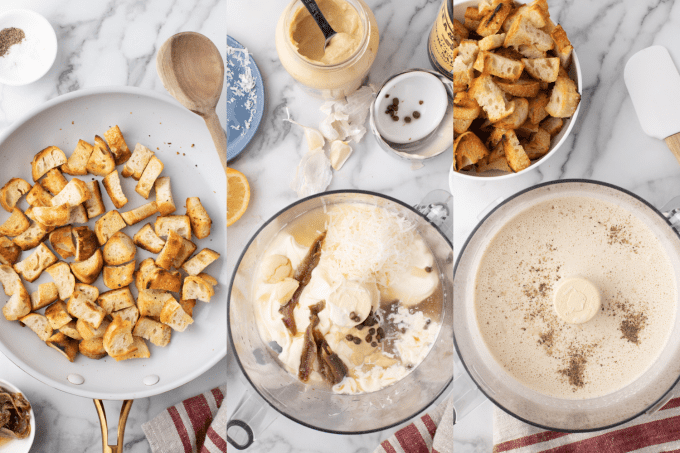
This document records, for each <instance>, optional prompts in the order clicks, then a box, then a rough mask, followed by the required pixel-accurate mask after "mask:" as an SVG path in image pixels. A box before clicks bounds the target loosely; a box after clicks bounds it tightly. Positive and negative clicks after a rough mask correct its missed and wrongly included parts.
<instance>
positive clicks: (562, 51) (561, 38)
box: [550, 25, 574, 68]
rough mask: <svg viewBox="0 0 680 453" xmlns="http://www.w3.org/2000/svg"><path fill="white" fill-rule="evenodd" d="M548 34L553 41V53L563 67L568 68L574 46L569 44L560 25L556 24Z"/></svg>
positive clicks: (565, 33)
mask: <svg viewBox="0 0 680 453" xmlns="http://www.w3.org/2000/svg"><path fill="white" fill-rule="evenodd" d="M550 36H551V37H552V39H553V41H555V53H556V54H557V56H558V57H559V58H560V63H562V67H563V68H568V67H569V63H571V53H572V51H573V50H574V47H573V46H572V45H571V42H570V41H569V38H567V32H565V31H564V29H563V28H562V26H561V25H557V26H556V27H555V28H554V29H553V30H552V31H551V32H550Z"/></svg>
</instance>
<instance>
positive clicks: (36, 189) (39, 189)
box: [26, 183, 52, 207]
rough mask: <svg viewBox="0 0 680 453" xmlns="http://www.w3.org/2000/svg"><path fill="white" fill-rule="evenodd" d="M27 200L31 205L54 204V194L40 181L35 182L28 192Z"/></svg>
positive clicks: (45, 205)
mask: <svg viewBox="0 0 680 453" xmlns="http://www.w3.org/2000/svg"><path fill="white" fill-rule="evenodd" d="M26 201H27V202H28V204H30V205H31V206H44V207H47V206H52V195H50V194H49V193H48V192H47V191H46V190H45V189H44V188H43V186H42V185H41V184H40V183H35V184H34V185H33V188H32V189H31V190H30V191H29V192H28V193H27V194H26Z"/></svg>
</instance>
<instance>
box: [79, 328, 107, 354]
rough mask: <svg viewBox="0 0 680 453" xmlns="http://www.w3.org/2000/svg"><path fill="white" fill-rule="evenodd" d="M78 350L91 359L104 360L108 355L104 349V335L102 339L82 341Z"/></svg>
mask: <svg viewBox="0 0 680 453" xmlns="http://www.w3.org/2000/svg"><path fill="white" fill-rule="evenodd" d="M78 350H79V351H80V353H81V354H82V355H84V356H85V357H87V358H89V359H94V360H99V359H103V358H104V357H106V356H107V355H108V354H107V353H106V349H104V334H103V333H102V336H101V337H97V338H90V339H89V340H83V341H81V342H80V344H78Z"/></svg>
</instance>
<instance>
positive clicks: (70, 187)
mask: <svg viewBox="0 0 680 453" xmlns="http://www.w3.org/2000/svg"><path fill="white" fill-rule="evenodd" d="M91 196H92V195H91V194H90V189H88V187H87V184H85V183H84V182H83V181H81V180H80V179H78V178H73V179H72V180H71V181H69V182H68V184H66V186H64V188H63V189H62V190H61V191H60V192H59V193H58V194H57V195H55V196H54V198H52V206H60V205H63V204H65V205H68V206H70V207H73V206H78V205H79V204H81V203H83V202H84V201H86V200H88V199H89V198H90V197H91Z"/></svg>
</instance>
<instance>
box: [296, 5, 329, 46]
mask: <svg viewBox="0 0 680 453" xmlns="http://www.w3.org/2000/svg"><path fill="white" fill-rule="evenodd" d="M302 3H304V5H305V7H306V8H307V11H309V14H311V15H312V17H313V18H314V21H315V22H316V24H317V25H318V26H319V28H320V29H321V33H323V37H324V38H326V39H328V38H330V37H331V36H333V35H334V34H335V30H333V27H331V24H329V23H328V21H327V20H326V18H325V17H324V16H323V13H322V12H321V10H320V9H319V5H317V4H316V2H315V1H314V0H302Z"/></svg>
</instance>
